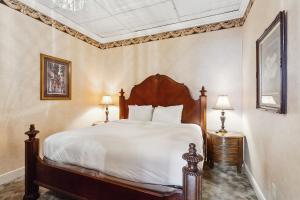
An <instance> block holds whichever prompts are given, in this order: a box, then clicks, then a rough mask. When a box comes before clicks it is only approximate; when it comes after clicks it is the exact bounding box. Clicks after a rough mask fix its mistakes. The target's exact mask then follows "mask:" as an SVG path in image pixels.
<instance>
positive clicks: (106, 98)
mask: <svg viewBox="0 0 300 200" xmlns="http://www.w3.org/2000/svg"><path fill="white" fill-rule="evenodd" d="M101 105H104V106H105V116H106V118H105V121H104V122H105V123H107V122H108V114H109V111H108V106H110V105H112V98H111V96H107V95H106V96H103V97H102V101H101Z"/></svg>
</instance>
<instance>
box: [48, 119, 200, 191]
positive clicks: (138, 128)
mask: <svg viewBox="0 0 300 200" xmlns="http://www.w3.org/2000/svg"><path fill="white" fill-rule="evenodd" d="M189 143H195V144H196V145H197V150H198V153H200V154H202V149H203V148H202V144H203V140H202V133H201V128H200V127H199V126H198V125H195V124H168V123H157V122H140V121H130V120H119V121H113V122H109V123H106V124H100V125H97V126H93V127H87V128H81V129H76V130H68V131H63V132H59V133H56V134H53V135H51V136H49V137H47V138H46V139H45V141H44V145H43V154H44V157H45V158H46V159H49V160H52V161H56V162H58V163H65V164H72V165H76V166H80V167H84V168H87V169H92V170H96V171H99V172H101V173H103V174H106V175H110V176H114V177H118V178H122V179H125V180H129V181H133V182H137V183H144V184H153V185H164V186H182V167H183V166H184V165H186V162H185V161H184V160H183V159H182V154H183V153H185V152H187V150H188V145H189ZM202 165H203V163H200V165H199V166H201V167H202Z"/></svg>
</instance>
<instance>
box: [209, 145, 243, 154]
mask: <svg viewBox="0 0 300 200" xmlns="http://www.w3.org/2000/svg"><path fill="white" fill-rule="evenodd" d="M213 152H214V153H216V154H217V153H222V154H225V153H226V154H238V153H239V147H237V146H231V147H228V146H213Z"/></svg>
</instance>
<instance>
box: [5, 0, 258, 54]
mask: <svg viewBox="0 0 300 200" xmlns="http://www.w3.org/2000/svg"><path fill="white" fill-rule="evenodd" d="M0 3H2V4H4V5H6V6H8V7H9V8H12V9H14V10H16V11H19V12H21V13H23V14H25V15H27V16H29V17H31V18H33V19H36V20H38V21H40V22H42V23H44V24H46V25H48V26H51V27H53V28H55V29H57V30H59V31H61V32H64V33H66V34H68V35H71V36H73V37H75V38H77V39H79V40H82V41H84V42H86V43H88V44H90V45H93V46H95V47H97V48H99V49H110V48H116V47H123V46H129V45H135V44H141V43H146V42H152V41H158V40H165V39H171V38H177V37H183V36H188V35H193V34H199V33H205V32H212V31H218V30H222V29H229V28H237V27H241V26H243V25H244V23H245V21H246V19H247V16H248V14H249V13H250V10H251V7H252V5H253V3H254V0H250V1H249V4H248V6H247V9H246V12H245V14H244V16H243V17H241V18H238V19H232V20H227V21H223V22H218V23H212V24H206V25H201V26H195V27H191V28H185V29H180V30H176V31H169V32H163V33H157V34H153V35H148V36H142V37H136V38H131V39H125V40H119V41H114V42H108V43H100V42H98V41H96V40H94V39H92V38H90V37H88V36H86V35H84V34H82V33H80V32H79V31H76V30H75V29H73V28H70V27H68V26H66V25H64V24H62V23H60V22H58V21H57V20H55V19H53V18H51V17H48V16H46V15H44V14H42V13H41V12H39V11H37V10H34V9H32V8H31V7H29V6H27V5H25V4H24V3H21V2H20V1H18V0H0Z"/></svg>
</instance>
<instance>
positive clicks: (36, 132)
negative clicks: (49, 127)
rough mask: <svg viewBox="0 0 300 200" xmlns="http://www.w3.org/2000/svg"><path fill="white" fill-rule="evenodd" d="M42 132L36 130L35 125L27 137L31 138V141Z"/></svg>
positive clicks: (31, 126) (31, 125)
mask: <svg viewBox="0 0 300 200" xmlns="http://www.w3.org/2000/svg"><path fill="white" fill-rule="evenodd" d="M39 132H40V131H38V130H35V125H34V124H30V127H29V131H27V132H25V135H27V136H28V137H29V140H32V139H34V138H35V136H36V135H37V134H38V133H39Z"/></svg>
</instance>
